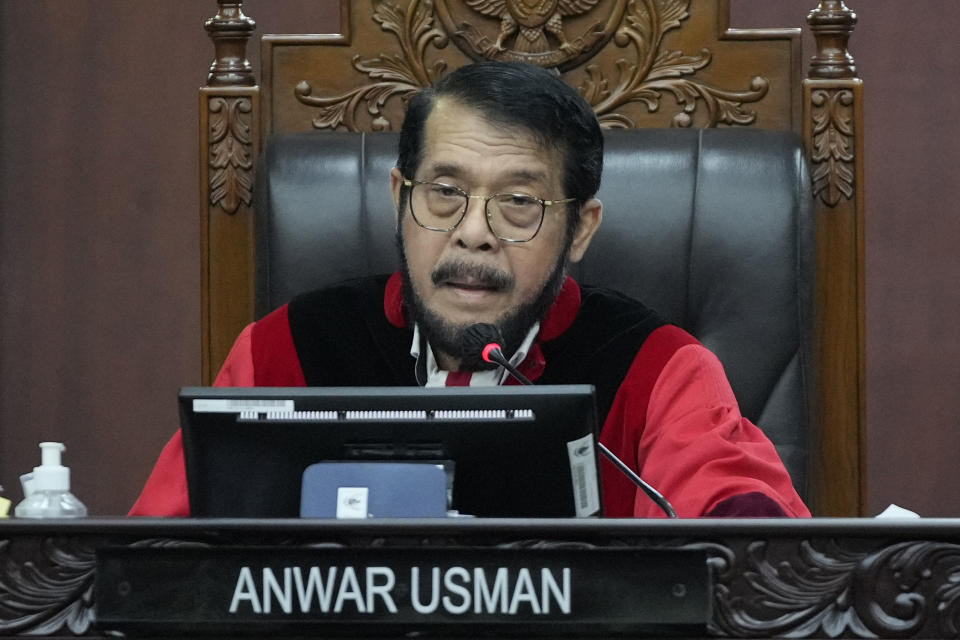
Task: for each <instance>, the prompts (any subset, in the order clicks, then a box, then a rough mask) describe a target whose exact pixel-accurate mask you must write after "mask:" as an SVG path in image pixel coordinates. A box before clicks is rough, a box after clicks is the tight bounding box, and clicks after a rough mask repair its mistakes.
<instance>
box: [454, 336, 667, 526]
mask: <svg viewBox="0 0 960 640" xmlns="http://www.w3.org/2000/svg"><path fill="white" fill-rule="evenodd" d="M502 342H503V337H502V336H501V335H500V330H499V329H498V328H497V327H496V326H495V325H492V324H487V323H484V322H478V323H477V324H474V325H472V326H470V327H468V328H467V330H466V331H465V332H464V335H463V339H462V343H461V344H462V346H463V351H464V353H470V354H477V353H479V354H480V357H481V358H483V360H484V361H485V362H492V363H494V364H498V365H500V366H501V367H503V368H504V369H506V370H507V373H509V374H510V375H512V376H513V377H514V378H516V379H517V380H519V381H520V382H521V383H522V384H525V385H529V386H533V383H532V382H530V380H529V379H527V377H526V376H524V375H523V374H522V373H520V372H519V371H518V370H517V368H516V367H514V366H513V365H512V364H510V362H509V361H508V360H507V358H506V356H504V355H503V347H501V346H500V343H502ZM597 447H598V448H599V449H600V453H602V454H603V455H604V457H605V458H606V459H607V460H609V461H610V462H612V463H613V466H615V467H616V468H617V469H618V470H619V471H620V472H621V473H623V474H624V475H625V476H627V478H628V479H629V480H630V482H632V483H633V484H635V485H637V486H638V487H640V488H641V489H643V492H644V493H645V494H647V496H648V497H649V498H650V499H651V500H653V501H654V502H655V503H656V505H657V506H658V507H660V509H661V510H662V511H663V512H664V513H665V514H667V517H668V518H676V517H677V512H676V511H675V510H674V509H673V505H671V504H670V501H669V500H667V499H666V498H664V497H663V494H662V493H660V492H659V491H657V490H656V489H654V488H653V487H652V486H651V485H650V484H648V483H647V482H646V481H645V480H644V479H643V478H641V477H640V476H639V475H637V473H636V472H635V471H634V470H633V469H631V468H630V467H629V466H627V464H626V463H625V462H624V461H623V460H621V459H620V458H618V457H617V456H616V455H615V454H614V453H613V451H610V449H608V448H607V447H606V445H604V444H603V443H602V442H600V441H599V440H597Z"/></svg>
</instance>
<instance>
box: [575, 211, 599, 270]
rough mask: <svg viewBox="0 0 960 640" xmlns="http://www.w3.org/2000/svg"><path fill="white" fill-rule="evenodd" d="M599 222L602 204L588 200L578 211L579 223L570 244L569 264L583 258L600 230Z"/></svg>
mask: <svg viewBox="0 0 960 640" xmlns="http://www.w3.org/2000/svg"><path fill="white" fill-rule="evenodd" d="M601 220H603V203H602V202H600V201H599V200H597V199H596V198H590V199H589V200H587V201H586V202H585V203H584V205H583V207H582V208H581V209H580V223H579V224H578V225H577V230H576V231H575V232H574V234H573V242H572V243H571V244H570V262H580V259H581V258H583V254H584V253H586V252H587V247H589V246H590V241H591V240H593V234H595V233H596V232H597V229H599V228H600V221H601Z"/></svg>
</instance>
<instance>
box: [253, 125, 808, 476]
mask: <svg viewBox="0 0 960 640" xmlns="http://www.w3.org/2000/svg"><path fill="white" fill-rule="evenodd" d="M606 138H607V140H606V152H605V158H604V163H605V168H604V172H603V181H602V187H601V190H600V193H599V197H600V199H601V200H602V201H603V202H604V222H603V225H602V226H601V229H600V232H599V233H598V234H597V236H596V238H595V239H594V242H593V244H592V246H591V248H590V250H589V251H588V252H587V255H586V257H585V258H584V260H583V261H582V262H581V263H579V264H578V265H575V268H574V273H573V275H574V276H575V277H576V278H577V279H578V280H579V281H580V282H582V283H584V284H592V285H600V286H605V287H610V288H613V289H616V290H619V291H622V292H624V293H627V294H628V295H631V296H634V297H636V298H638V299H640V300H641V301H643V302H644V303H645V304H647V305H648V306H651V307H653V308H654V309H657V310H658V311H659V312H660V313H661V314H662V315H664V316H665V317H666V318H668V319H669V320H671V321H672V322H674V323H675V324H678V325H680V326H681V327H683V328H685V329H687V330H688V331H690V332H692V333H693V334H694V335H696V336H697V337H698V338H700V339H701V341H702V342H704V344H706V346H708V347H709V348H710V349H711V350H713V351H714V352H715V353H716V354H717V355H718V356H719V357H720V359H721V361H722V362H723V363H724V366H725V368H726V371H727V375H728V377H729V378H730V382H731V384H732V386H733V388H734V391H735V393H736V395H737V398H738V401H739V402H740V404H741V408H742V410H743V412H744V414H745V415H746V416H748V417H749V418H751V419H752V420H754V421H755V422H756V423H757V424H759V425H760V426H761V428H763V429H764V431H765V432H766V433H767V434H768V436H769V437H770V438H771V440H773V442H774V444H775V445H776V446H777V448H778V450H779V452H780V455H781V457H782V458H783V459H784V462H785V463H786V465H787V468H788V469H789V470H790V473H791V475H792V477H793V479H794V483H795V484H796V486H797V488H798V490H799V491H800V493H801V495H804V494H806V486H807V462H808V452H809V443H808V438H809V435H810V433H811V429H810V395H809V378H810V375H811V371H810V365H809V357H810V346H811V342H810V341H811V336H812V326H813V324H812V322H813V321H812V313H811V311H812V309H811V295H812V286H813V273H812V269H813V220H812V210H813V206H812V203H813V199H812V197H811V193H810V178H809V175H808V173H807V168H806V161H805V158H804V155H803V150H802V147H801V145H800V141H799V140H798V139H797V137H796V136H794V135H792V134H789V133H784V132H777V131H760V130H750V131H733V130H730V129H707V130H683V129H641V130H637V129H630V130H615V131H608V132H607V134H606ZM396 142H397V136H396V135H395V134H376V135H368V134H362V133H330V132H309V133H294V134H277V135H274V136H272V137H271V138H270V139H269V140H268V141H267V144H266V148H265V153H264V154H263V156H262V161H261V165H260V167H259V168H258V171H257V176H258V183H257V185H256V194H257V201H256V211H257V220H258V227H257V242H258V244H257V256H258V262H257V264H258V267H259V269H258V272H257V287H256V291H257V312H258V315H262V314H265V313H267V312H269V311H270V310H272V309H274V308H276V307H277V306H279V305H280V304H283V303H284V302H287V301H288V300H289V299H290V298H291V297H293V296H294V295H296V294H297V293H299V292H302V291H308V290H310V289H313V288H317V287H321V286H324V285H327V284H331V283H333V282H336V281H338V280H342V279H347V278H351V277H356V276H358V275H372V274H376V273H388V272H391V271H393V270H395V269H396V268H397V266H398V264H397V251H396V246H395V241H394V237H395V228H396V225H395V222H394V212H393V205H392V202H391V200H390V192H389V172H390V169H391V167H393V166H394V164H395V161H396V155H397V154H396Z"/></svg>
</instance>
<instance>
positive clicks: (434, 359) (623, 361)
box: [131, 62, 809, 517]
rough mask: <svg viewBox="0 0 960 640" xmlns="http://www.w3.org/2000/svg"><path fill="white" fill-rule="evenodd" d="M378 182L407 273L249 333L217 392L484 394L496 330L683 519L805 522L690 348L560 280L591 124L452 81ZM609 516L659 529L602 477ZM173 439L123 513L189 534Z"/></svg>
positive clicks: (484, 83)
mask: <svg viewBox="0 0 960 640" xmlns="http://www.w3.org/2000/svg"><path fill="white" fill-rule="evenodd" d="M399 146H400V149H399V160H398V163H397V167H396V168H394V169H393V171H392V172H391V174H390V188H391V190H392V194H393V200H394V204H395V207H396V215H397V246H398V248H399V251H400V256H401V259H402V269H401V271H400V272H399V273H397V274H393V275H392V276H390V277H386V276H384V277H380V278H369V279H363V280H359V281H354V282H350V283H346V284H344V285H341V286H338V287H333V288H330V289H326V290H323V291H317V292H312V293H308V294H305V295H301V296H299V297H297V298H296V299H294V300H293V301H291V302H290V303H289V304H288V305H284V306H283V307H281V308H280V309H278V310H276V311H274V312H273V313H272V314H270V315H268V316H267V317H265V318H264V319H262V320H260V321H258V322H256V323H254V324H252V325H250V326H249V327H247V328H246V329H245V330H244V331H243V333H242V334H241V335H240V337H239V338H238V339H237V342H236V344H235V345H234V347H233V349H232V351H231V353H230V355H229V356H228V358H227V360H226V362H225V363H224V366H223V368H222V370H221V372H220V375H219V376H218V378H217V381H216V384H218V385H225V386H302V385H312V386H334V385H336V386H349V385H368V386H392V385H415V384H420V385H448V386H451V385H468V384H469V385H496V384H511V383H513V381H512V380H510V379H507V378H506V374H505V373H504V372H503V371H501V370H498V369H495V368H489V366H488V365H486V363H484V362H482V360H480V359H479V358H477V357H476V355H475V354H472V353H470V352H469V350H466V349H465V348H464V347H463V344H462V343H463V339H462V336H463V333H464V330H465V329H466V328H467V327H469V326H471V325H473V324H474V323H477V322H488V323H493V324H495V325H496V326H497V327H498V328H499V329H500V331H501V333H502V334H503V336H504V342H505V345H504V346H505V349H504V350H505V352H506V353H507V355H508V357H511V360H512V362H513V363H514V365H515V366H517V367H519V369H520V371H521V372H522V373H524V374H525V375H526V376H527V377H528V378H530V379H532V380H534V381H535V382H537V383H541V384H559V383H588V384H593V385H595V386H596V388H597V398H598V406H599V413H600V419H601V422H602V424H603V429H602V434H601V440H602V442H603V443H604V444H606V445H607V446H608V447H609V448H611V449H612V450H613V452H614V453H615V454H617V455H618V457H620V458H621V459H623V460H624V461H626V463H627V464H629V465H630V466H632V467H633V468H634V469H636V470H638V471H639V472H640V473H641V475H643V477H644V478H645V479H646V480H647V481H648V482H650V483H651V484H653V485H654V486H655V487H657V488H658V489H659V490H660V491H661V493H663V494H664V495H665V496H666V497H667V498H668V499H669V500H670V501H671V502H672V503H673V505H674V507H675V508H676V510H677V512H678V514H679V515H680V516H681V517H684V516H686V517H694V516H703V515H709V516H802V515H809V512H808V511H807V509H806V507H805V506H804V505H803V503H802V501H801V500H800V498H799V497H798V496H797V494H796V492H795V491H794V489H793V486H792V484H791V482H790V478H789V476H788V474H787V472H786V470H785V469H784V467H783V465H782V463H781V461H780V459H779V457H778V456H777V454H776V452H775V450H774V448H773V446H772V444H771V443H770V442H769V441H768V440H767V438H766V437H765V436H764V435H763V434H762V433H761V432H760V430H759V429H757V428H756V427H755V426H754V425H752V424H751V423H750V422H749V421H747V420H746V419H744V418H743V417H742V416H741V415H740V412H739V409H738V407H737V403H736V400H735V399H734V397H733V393H732V391H731V390H730V386H729V384H728V383H727V381H726V378H725V375H724V373H723V369H722V367H721V366H720V363H719V362H718V361H717V359H716V357H714V356H713V355H712V354H711V353H710V352H708V351H707V350H706V349H705V348H703V347H702V346H701V345H700V344H699V343H698V342H697V341H696V339H695V338H693V337H692V336H690V335H688V334H687V333H685V332H684V331H682V330H680V329H678V328H677V327H674V326H670V325H668V324H666V323H665V322H664V321H663V320H661V319H660V318H659V317H658V316H657V315H656V314H655V313H653V312H652V311H650V310H648V309H646V308H645V307H644V306H643V305H641V304H640V303H638V302H636V301H633V300H630V299H628V298H626V297H624V296H622V295H619V294H617V293H615V292H611V291H606V290H600V289H593V288H586V287H584V288H581V287H580V286H579V285H578V284H577V283H576V282H574V281H573V280H572V279H571V278H569V277H568V276H567V275H566V271H567V265H568V264H569V263H571V262H576V261H579V260H580V259H581V258H582V257H583V255H584V253H585V252H586V250H587V248H588V247H589V245H590V241H591V239H592V238H593V236H594V234H595V233H596V231H597V229H598V227H599V225H600V222H601V218H602V205H601V203H600V201H599V200H597V199H596V198H595V197H594V196H595V194H596V192H597V190H598V188H599V186H600V174H601V170H602V162H603V137H602V134H601V131H600V127H599V125H598V123H597V120H596V117H595V116H594V114H593V111H592V110H591V108H590V106H589V105H588V104H587V103H586V102H585V101H584V100H583V98H582V97H581V96H580V95H579V94H577V92H576V91H574V90H573V89H572V88H570V87H569V86H568V85H566V84H565V83H564V82H562V81H561V80H560V79H559V78H557V77H556V76H555V75H554V74H552V73H550V72H548V71H545V70H542V69H539V68H537V67H532V66H527V65H523V64H505V63H494V62H485V63H478V64H474V65H470V66H467V67H464V68H461V69H459V70H457V71H455V72H453V73H451V74H450V75H448V76H446V77H445V78H443V79H442V80H441V81H440V82H439V83H438V84H437V85H436V86H435V87H433V88H429V89H425V90H423V91H421V92H420V93H418V94H417V95H416V96H415V97H414V98H413V99H412V100H411V102H410V104H409V107H408V111H407V115H406V118H405V120H404V124H403V129H402V131H401V135H400V145H399ZM602 483H603V493H604V512H605V514H606V515H607V516H612V517H626V516H639V517H656V516H661V515H662V512H661V511H660V510H659V507H657V506H656V505H655V504H654V503H653V502H651V501H650V500H649V499H648V498H647V497H646V496H645V495H644V494H643V493H642V492H640V491H638V490H637V489H636V487H635V486H634V485H632V484H631V483H630V482H629V481H628V480H627V479H626V478H625V477H624V476H623V475H622V474H620V473H619V472H618V471H616V470H615V469H614V468H613V467H612V466H611V465H609V464H608V463H607V462H606V461H604V467H603V469H602ZM188 509H189V507H188V502H187V493H186V481H185V475H184V469H183V452H182V445H181V441H180V438H179V434H178V435H177V436H176V437H174V439H173V440H172V441H171V442H170V443H169V444H168V445H167V447H166V448H165V449H164V452H163V453H162V455H161V458H160V460H159V462H158V463H157V467H156V468H155V470H154V472H153V475H152V476H151V478H150V480H149V481H148V483H147V486H146V488H145V489H144V492H143V495H141V497H140V499H139V500H138V502H137V504H136V505H135V506H134V509H133V511H132V512H131V513H133V514H141V515H187V514H188Z"/></svg>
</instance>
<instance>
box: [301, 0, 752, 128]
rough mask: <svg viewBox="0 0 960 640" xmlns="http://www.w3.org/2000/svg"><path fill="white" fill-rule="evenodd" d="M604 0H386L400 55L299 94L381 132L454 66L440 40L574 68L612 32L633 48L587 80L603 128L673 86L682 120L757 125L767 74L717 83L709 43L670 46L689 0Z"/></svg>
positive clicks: (623, 123)
mask: <svg viewBox="0 0 960 640" xmlns="http://www.w3.org/2000/svg"><path fill="white" fill-rule="evenodd" d="M598 4H599V0H552V1H550V0H538V1H537V2H532V1H531V0H466V5H467V7H468V8H469V9H470V10H471V11H472V12H473V13H472V14H471V15H469V16H468V17H469V18H470V19H469V20H467V19H465V18H464V16H462V15H461V16H459V17H458V16H455V15H454V13H453V12H452V11H451V8H450V6H449V4H448V2H447V1H446V0H436V2H433V1H432V0H411V2H410V3H409V4H408V5H407V7H406V8H403V7H401V6H399V5H397V4H392V3H390V2H387V1H381V2H376V3H375V9H374V13H373V20H374V21H375V22H376V23H377V24H379V25H380V27H381V29H383V30H384V31H388V32H390V33H392V34H394V36H396V38H397V40H398V42H399V45H400V51H401V53H400V55H397V54H390V53H384V54H381V55H380V56H377V57H373V58H364V57H361V56H356V57H354V59H353V67H354V69H356V70H357V71H359V72H361V73H363V74H366V75H367V77H368V78H369V80H370V81H371V82H370V83H368V84H366V85H363V86H360V87H357V88H355V89H352V90H350V91H347V92H345V93H342V94H340V95H336V96H331V97H325V96H315V95H313V87H312V86H311V85H310V83H308V82H307V81H305V80H304V81H301V82H300V83H298V84H297V87H296V96H297V99H298V100H299V101H300V102H301V103H303V104H305V105H308V106H310V107H313V108H316V109H318V110H319V115H318V116H317V117H316V118H314V119H313V126H314V127H315V128H318V129H335V128H337V127H340V126H343V127H345V128H346V129H349V130H352V131H355V130H357V122H356V115H357V112H358V110H359V109H360V106H361V104H365V105H366V111H367V112H368V113H369V114H370V116H372V118H373V121H372V126H373V128H374V130H378V131H379V130H387V129H390V128H391V123H390V122H389V120H387V119H386V118H385V117H384V115H383V107H384V105H385V104H386V103H387V101H388V100H390V99H391V98H394V97H397V98H399V99H401V100H404V101H405V100H407V99H409V97H410V96H411V95H412V94H413V93H414V92H416V91H417V90H419V89H420V88H422V87H424V86H428V85H431V84H433V83H434V82H435V81H436V80H437V78H439V76H440V75H441V74H442V73H443V72H444V71H445V70H446V68H447V64H446V62H445V61H444V60H442V59H438V60H437V61H435V62H434V63H433V64H432V65H429V64H428V63H427V61H426V53H427V50H428V48H429V47H430V46H431V45H432V46H433V47H435V48H436V49H443V48H445V47H446V46H447V45H448V44H449V42H450V41H451V39H452V40H453V42H455V43H456V45H457V46H458V47H460V48H461V49H462V50H463V51H464V52H465V53H467V55H469V56H471V57H473V58H492V59H500V60H523V61H526V62H531V63H535V64H540V65H542V66H546V67H551V68H557V69H559V70H564V69H565V68H567V67H569V66H571V65H573V64H579V63H580V62H581V61H585V60H586V59H589V58H590V57H591V56H593V55H594V54H595V53H596V52H597V51H598V50H599V49H600V48H601V47H602V46H603V45H604V44H606V43H607V42H609V40H611V39H612V40H613V42H614V44H616V46H618V47H620V48H623V49H627V50H628V51H630V53H631V54H632V56H631V57H630V58H629V59H628V58H621V59H620V60H618V61H617V64H616V66H617V69H616V71H615V72H614V73H611V72H610V71H609V70H604V69H603V68H601V66H600V65H598V64H591V65H589V66H588V67H586V72H587V75H588V77H587V80H586V81H585V82H584V83H583V84H582V85H581V86H580V91H581V93H582V94H583V95H584V97H585V98H586V99H587V101H588V102H589V103H590V104H591V105H592V106H593V107H594V110H595V111H596V112H597V115H598V117H599V119H600V122H601V124H602V125H603V126H605V127H633V126H635V124H634V122H633V121H632V120H631V119H630V118H629V117H627V116H626V115H624V114H623V113H620V112H618V111H617V110H618V109H619V108H620V107H622V106H624V105H626V104H629V103H642V104H643V105H644V106H646V108H647V110H648V111H649V112H651V113H653V112H656V111H658V110H659V109H660V103H661V99H662V97H663V94H664V93H669V94H671V95H672V96H673V97H674V99H675V100H676V101H677V103H678V104H679V105H680V112H679V113H677V114H676V115H675V116H674V117H673V119H672V124H673V125H674V126H679V127H689V126H691V125H692V124H693V114H694V112H695V111H696V110H697V108H698V106H699V105H700V104H703V105H704V106H705V108H706V112H707V114H706V119H705V124H706V126H711V127H712V126H716V125H717V124H720V123H724V124H731V125H747V124H750V123H752V122H753V121H754V120H755V118H756V114H755V113H754V112H753V111H751V110H749V109H746V108H744V106H743V105H744V104H746V103H751V102H756V101H758V100H760V99H761V98H763V96H765V95H766V93H767V90H768V86H769V84H768V81H767V80H766V79H765V78H763V77H760V76H755V77H753V78H751V80H750V88H749V89H748V90H745V91H734V90H728V89H722V88H718V87H714V86H711V85H709V84H707V83H705V82H703V81H701V80H699V79H697V78H696V74H697V72H698V71H699V70H700V69H703V68H704V67H706V66H708V65H709V64H710V62H711V59H712V54H711V53H710V51H709V50H707V49H703V50H701V51H700V53H699V54H698V55H687V54H685V53H684V52H682V51H673V50H669V49H664V48H662V45H663V39H664V36H665V35H666V34H667V33H668V32H669V31H671V30H673V29H677V28H679V27H680V26H681V24H682V22H683V21H684V20H685V19H687V18H688V17H689V12H688V8H689V5H690V2H689V0H630V1H629V2H628V1H627V0H616V1H615V2H613V3H612V4H608V5H607V6H606V7H605V11H606V15H605V16H604V15H602V12H601V11H600V10H599V7H598V6H597V5H598ZM591 12H594V13H597V14H598V15H597V16H596V20H595V21H594V22H592V23H591V24H592V26H591V27H590V28H588V29H587V30H586V31H585V32H583V33H579V34H568V33H567V32H566V30H565V29H566V27H565V24H564V17H566V16H573V15H578V14H583V15H585V16H590V15H591ZM438 17H439V20H438ZM438 23H439V24H438ZM613 77H615V78H616V80H613V79H612V78H613Z"/></svg>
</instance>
